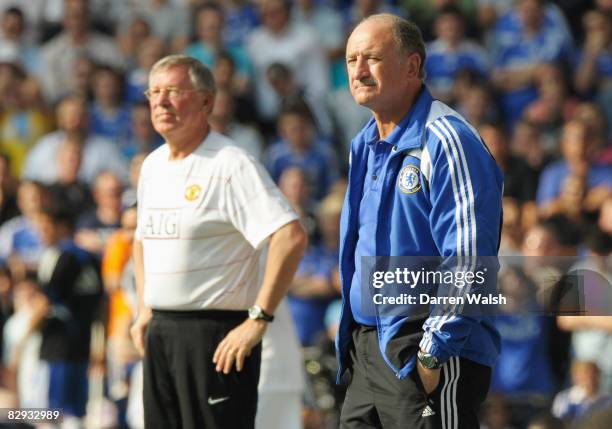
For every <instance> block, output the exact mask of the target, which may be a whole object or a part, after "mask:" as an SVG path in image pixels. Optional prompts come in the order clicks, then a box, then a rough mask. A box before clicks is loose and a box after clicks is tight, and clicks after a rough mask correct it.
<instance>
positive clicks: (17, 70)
mask: <svg viewBox="0 0 612 429" xmlns="http://www.w3.org/2000/svg"><path fill="white" fill-rule="evenodd" d="M29 87H30V88H31V87H32V83H31V80H29V79H28V77H27V75H26V74H25V73H24V71H23V69H22V68H21V67H20V66H19V65H18V64H16V63H13V62H2V61H1V60H0V148H2V151H3V152H5V153H6V154H7V155H8V156H9V157H10V158H11V169H12V170H11V171H12V173H13V174H15V175H16V176H19V175H20V174H21V170H22V166H23V163H24V161H25V158H26V155H27V153H28V151H29V150H30V149H31V148H32V146H34V144H35V143H36V141H37V140H38V139H39V138H41V137H42V136H43V135H45V134H47V133H48V132H50V131H51V130H52V125H53V124H52V118H51V115H50V114H49V112H48V110H47V109H46V108H44V107H41V106H38V105H35V100H29V98H31V97H30V96H29V94H28V90H29Z"/></svg>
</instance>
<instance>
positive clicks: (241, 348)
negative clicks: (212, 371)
mask: <svg viewBox="0 0 612 429" xmlns="http://www.w3.org/2000/svg"><path fill="white" fill-rule="evenodd" d="M267 327H268V322H265V321H263V320H251V319H247V320H245V321H244V322H242V323H241V324H240V325H238V326H237V327H235V328H234V329H232V330H231V331H230V332H229V333H228V334H227V335H226V336H225V338H224V339H223V340H222V341H221V342H220V343H219V345H218V346H217V350H215V354H214V356H213V362H214V363H215V364H216V365H217V367H216V370H217V371H218V372H223V373H224V374H229V372H230V371H231V370H232V366H233V365H234V362H236V371H242V368H243V367H244V360H245V359H246V357H247V356H249V355H250V354H251V350H252V349H253V347H255V346H256V345H257V344H258V343H259V342H260V341H261V339H262V338H263V336H264V334H265V333H266V328H267Z"/></svg>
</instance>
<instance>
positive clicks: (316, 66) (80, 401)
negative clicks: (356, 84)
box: [0, 0, 612, 429]
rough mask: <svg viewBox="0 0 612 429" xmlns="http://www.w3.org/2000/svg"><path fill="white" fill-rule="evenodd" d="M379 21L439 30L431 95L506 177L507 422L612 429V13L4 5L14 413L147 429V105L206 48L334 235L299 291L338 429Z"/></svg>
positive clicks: (235, 125)
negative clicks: (355, 182)
mask: <svg viewBox="0 0 612 429" xmlns="http://www.w3.org/2000/svg"><path fill="white" fill-rule="evenodd" d="M379 12H391V13H395V14H398V15H401V16H404V17H407V18H409V19H411V20H413V21H415V22H416V23H417V24H418V25H419V26H420V28H421V29H422V32H423V35H424V37H425V40H426V41H427V61H426V67H425V68H426V72H427V77H426V83H427V85H428V87H429V89H430V90H431V92H432V93H433V95H434V96H435V97H436V98H438V99H440V100H442V101H444V102H446V103H448V104H450V105H451V106H453V107H454V108H455V109H456V110H457V111H458V112H459V113H461V114H462V115H463V116H464V117H465V118H466V119H467V120H468V121H469V122H470V123H471V124H472V125H473V126H474V127H475V128H477V130H478V131H479V133H480V135H481V136H482V138H483V140H484V142H485V143H486V145H487V146H488V148H489V149H490V151H491V153H492V154H493V156H494V157H495V159H496V161H497V162H498V164H499V165H500V167H501V169H502V170H503V172H504V174H505V188H504V221H503V222H504V223H503V231H502V237H501V239H502V241H501V248H500V256H501V265H502V269H501V271H500V283H499V287H500V289H501V291H502V292H503V293H505V294H506V295H507V296H508V297H509V302H508V304H507V305H506V306H505V307H504V308H501V309H500V311H501V314H500V316H499V318H498V322H497V323H498V327H499V330H500V332H501V333H502V351H501V356H500V359H499V363H498V365H497V366H496V368H495V370H494V375H493V384H492V387H491V392H490V395H489V400H488V401H487V403H486V406H485V407H484V410H483V413H482V420H481V421H482V425H483V427H486V428H487V429H522V428H526V427H528V428H529V429H549V428H550V429H562V428H572V427H579V428H608V427H610V422H611V421H612V415H611V413H612V412H611V411H610V410H611V409H612V408H610V407H612V399H611V397H610V395H611V394H612V317H598V315H599V316H606V315H611V314H612V313H611V312H610V308H609V307H610V305H611V303H612V298H611V294H612V291H609V290H607V289H610V288H612V258H611V257H610V252H611V250H612V145H611V144H610V143H611V141H612V140H611V137H612V127H611V126H610V125H612V1H611V0H559V1H555V2H549V1H545V0H396V1H384V0H352V1H351V0H335V1H334V0H294V1H286V0H253V1H250V0H224V1H219V2H211V1H205V0H89V1H87V0H0V261H1V263H2V264H1V265H0V312H1V314H0V323H2V329H1V330H0V332H1V333H2V341H1V344H2V372H1V378H0V384H1V387H0V406H1V407H9V406H21V407H26V406H53V404H54V403H64V402H53V401H56V400H61V401H68V402H69V403H71V404H72V405H73V408H72V409H65V413H66V415H67V417H68V418H67V419H65V423H64V425H65V427H80V425H82V424H84V423H87V425H88V427H100V428H102V427H105V428H115V427H116V428H127V427H130V428H138V427H141V425H142V421H141V418H139V412H140V411H139V408H138V404H137V403H136V404H135V402H137V399H133V397H134V395H135V393H134V392H135V390H137V389H139V388H140V384H139V380H138V372H137V371H135V368H138V365H139V363H138V362H139V358H138V355H137V353H136V351H135V350H134V348H133V346H132V344H131V341H130V337H129V327H130V324H131V322H132V319H133V317H134V308H135V300H136V298H135V289H134V283H133V269H132V266H131V261H130V259H131V241H132V238H133V233H134V228H135V224H136V208H135V206H136V192H135V187H136V184H137V180H138V175H139V169H140V166H141V164H142V161H143V159H144V157H146V155H147V154H148V153H149V152H151V151H152V150H154V149H155V148H157V147H158V146H159V145H161V144H163V141H162V139H161V138H160V136H159V135H157V134H156V133H155V130H154V129H153V127H152V124H151V121H150V117H149V106H148V103H147V101H146V98H145V96H144V94H143V92H144V91H145V90H146V88H147V77H148V72H149V70H150V68H151V67H152V65H153V64H154V63H155V62H156V61H157V60H158V59H160V58H161V57H163V56H165V55H167V54H170V53H180V52H183V53H185V54H187V55H190V56H193V57H195V58H197V59H199V60H200V61H202V62H203V63H204V64H206V65H207V66H208V67H210V69H211V70H212V71H213V74H214V77H215V80H216V84H217V87H218V91H217V96H216V99H215V104H214V109H213V112H212V115H211V124H212V127H213V128H214V129H215V130H217V131H219V132H221V133H223V134H226V135H228V136H230V137H231V138H232V139H233V140H234V141H235V142H236V144H238V145H240V146H241V147H243V148H244V149H245V150H247V151H248V152H250V153H251V154H252V155H253V156H254V157H256V158H258V159H259V160H260V161H261V162H262V163H263V164H264V165H265V166H266V167H267V169H268V171H269V172H270V175H271V176H272V178H273V179H274V180H275V181H276V182H277V183H278V185H279V187H280V188H281V190H282V191H283V192H284V194H285V195H286V196H287V198H288V200H289V201H290V202H291V204H292V205H293V206H294V208H295V210H296V211H297V212H298V213H299V215H300V216H301V218H302V220H303V223H304V225H305V226H306V228H307V230H308V232H309V234H310V245H309V249H308V250H307V253H306V255H305V257H304V259H303V261H302V263H301V264H300V267H299V270H298V273H297V275H296V278H295V280H294V282H293V284H292V285H291V287H290V292H289V297H288V304H289V308H290V312H291V314H292V316H293V320H294V322H295V326H296V330H297V334H298V337H299V341H300V343H301V345H302V346H303V352H304V365H303V367H304V372H305V374H306V375H307V377H306V381H307V382H306V388H305V392H304V409H303V421H304V425H305V427H306V428H312V429H318V428H331V427H337V415H338V410H339V408H340V407H341V404H342V397H343V388H342V386H336V385H335V384H334V378H335V368H336V363H335V358H334V351H333V345H332V340H333V337H334V335H335V330H336V327H337V323H338V319H339V308H340V305H339V293H340V292H339V291H340V280H339V276H338V266H337V264H338V244H339V243H338V230H339V217H340V211H341V208H342V202H343V196H344V191H345V187H346V183H345V180H346V171H347V168H348V149H349V146H350V141H351V138H352V136H354V135H355V134H356V132H357V131H358V130H359V129H360V128H361V127H362V126H363V125H364V124H365V122H366V121H367V120H368V118H369V112H368V111H367V110H366V109H364V108H362V107H359V106H357V105H356V104H355V103H354V102H353V100H352V98H351V96H350V93H349V91H348V88H347V82H348V79H347V75H346V67H345V61H344V46H345V43H346V39H347V37H348V35H349V34H350V31H351V30H352V28H353V27H354V26H355V25H356V24H357V23H358V22H359V21H360V20H361V19H362V18H364V17H366V16H369V15H371V14H373V13H379ZM512 258H518V260H519V261H520V262H518V263H511V262H509V261H511V260H512ZM534 261H536V262H534ZM577 269H582V270H587V271H588V272H589V273H596V275H597V276H599V277H598V278H600V279H604V281H603V283H602V282H600V283H602V284H603V285H604V286H603V288H600V289H599V290H597V291H596V292H593V294H595V296H596V300H597V299H599V301H600V304H603V305H602V306H600V308H599V310H600V311H599V312H597V311H593V312H591V313H589V314H591V315H590V316H584V315H582V316H580V315H577V313H576V312H575V311H574V312H572V311H564V297H565V295H563V294H562V293H559V292H558V291H559V289H563V279H564V278H565V277H564V276H565V274H566V273H568V272H571V271H572V270H577ZM551 273H553V274H551ZM551 278H552V279H556V280H559V279H560V280H559V281H556V280H555V281H552V282H551ZM606 288H607V289H606ZM606 305H607V306H606ZM79 373H80V374H81V375H82V376H81V377H76V378H75V379H72V378H70V377H67V376H66V374H73V375H74V374H79ZM68 378H70V379H68ZM41 383H43V384H41ZM44 383H46V384H44ZM58 383H59V385H60V386H62V385H63V386H64V387H65V386H68V387H69V388H67V389H63V390H62V389H61V388H60V389H59V390H58V391H57V392H55V393H53V394H50V393H49V394H47V393H48V392H47V391H46V388H41V387H40V386H41V385H44V386H57V385H58ZM66 395H68V396H70V395H73V396H74V398H72V399H71V398H66V397H65V396H66ZM136 396H137V395H136ZM58 397H61V398H60V399H58ZM70 425H72V426H70Z"/></svg>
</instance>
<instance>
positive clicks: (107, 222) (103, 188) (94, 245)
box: [75, 172, 123, 256]
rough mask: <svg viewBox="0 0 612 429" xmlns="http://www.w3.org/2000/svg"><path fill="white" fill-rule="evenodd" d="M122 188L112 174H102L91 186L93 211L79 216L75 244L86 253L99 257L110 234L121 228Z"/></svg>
mask: <svg viewBox="0 0 612 429" xmlns="http://www.w3.org/2000/svg"><path fill="white" fill-rule="evenodd" d="M122 193H123V187H122V185H121V181H120V180H119V178H118V177H117V176H116V175H115V174H113V173H112V172H102V173H100V174H99V175H98V177H96V180H95V182H94V185H93V198H94V201H95V203H96V207H95V209H92V210H90V211H89V212H87V213H84V214H82V215H81V216H79V218H78V219H77V222H76V235H75V242H76V243H77V244H78V245H79V246H80V247H82V248H84V249H86V250H87V251H89V252H91V253H93V254H95V255H98V256H101V255H102V252H103V250H104V247H105V246H106V242H107V241H108V239H109V237H110V236H111V234H112V233H113V232H114V231H115V230H117V229H118V228H119V227H120V226H121V195H122Z"/></svg>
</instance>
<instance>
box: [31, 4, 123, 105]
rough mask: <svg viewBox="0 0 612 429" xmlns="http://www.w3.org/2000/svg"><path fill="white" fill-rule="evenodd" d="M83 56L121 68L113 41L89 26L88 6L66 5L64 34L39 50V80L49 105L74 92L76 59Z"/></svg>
mask: <svg viewBox="0 0 612 429" xmlns="http://www.w3.org/2000/svg"><path fill="white" fill-rule="evenodd" d="M83 55H86V56H88V57H89V58H91V59H92V60H94V61H95V62H96V63H100V64H108V65H112V66H115V67H122V66H123V64H124V60H123V57H122V56H121V53H120V52H119V50H118V49H117V46H116V45H115V43H114V42H113V40H112V39H111V38H109V37H107V36H105V35H102V34H100V33H97V32H96V31H94V30H93V29H92V27H91V25H90V22H89V11H88V2H87V1H86V0H72V1H67V2H65V9H64V17H63V30H62V32H61V33H60V34H58V35H57V36H55V37H54V38H53V39H51V40H50V41H48V42H47V43H45V44H44V45H43V46H42V48H41V70H44V73H42V74H41V76H40V78H41V80H42V83H43V89H44V93H45V96H46V98H47V100H48V101H50V102H56V101H57V100H59V99H60V98H62V97H63V96H65V95H66V94H68V93H70V92H71V91H73V90H75V89H76V88H75V87H74V83H75V77H76V75H75V65H76V60H77V58H79V57H81V56H83Z"/></svg>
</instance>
